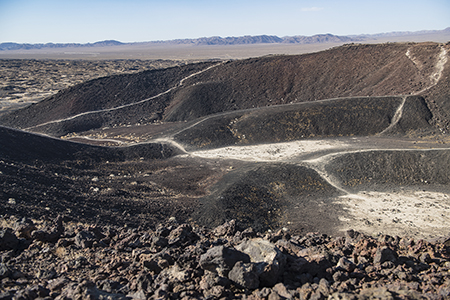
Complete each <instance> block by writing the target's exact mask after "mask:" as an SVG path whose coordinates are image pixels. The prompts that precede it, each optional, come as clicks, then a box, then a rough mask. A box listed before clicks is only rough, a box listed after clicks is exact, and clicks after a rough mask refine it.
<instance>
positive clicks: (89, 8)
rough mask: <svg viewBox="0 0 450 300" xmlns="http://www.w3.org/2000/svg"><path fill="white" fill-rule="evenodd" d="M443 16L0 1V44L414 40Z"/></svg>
mask: <svg viewBox="0 0 450 300" xmlns="http://www.w3.org/2000/svg"><path fill="white" fill-rule="evenodd" d="M449 16H450V2H449V1H445V0H430V1H418V0H413V1H406V0H399V1H387V0H382V1H376V2H366V1H362V2H361V1H352V0H345V1H330V0H309V1H294V0H280V1H277V2H276V3H274V2H272V1H268V0H261V1H256V0H245V1H242V0H239V1H238V0H232V1H227V2H220V3H214V2H210V1H206V0H194V1H189V2H188V1H182V0H167V1H164V2H162V1H152V0H150V1H144V0H130V1H127V2H123V1H118V0H110V1H106V0H90V1H87V0H80V1H77V2H62V1H56V0H41V1H37V0H17V1H9V0H0V43H1V42H15V43H30V44H35V43H43V44H45V43H82V44H84V43H94V42H98V41H105V40H116V41H120V42H124V43H127V42H148V41H165V40H174V39H190V38H201V37H213V36H220V37H231V36H234V37H238V36H246V35H250V36H258V35H276V36H279V37H284V36H295V35H303V36H312V35H316V34H327V33H331V34H334V35H360V34H377V33H385V32H398V31H411V32H414V31H421V30H442V29H445V28H447V27H449V26H450V22H449V21H448V20H449Z"/></svg>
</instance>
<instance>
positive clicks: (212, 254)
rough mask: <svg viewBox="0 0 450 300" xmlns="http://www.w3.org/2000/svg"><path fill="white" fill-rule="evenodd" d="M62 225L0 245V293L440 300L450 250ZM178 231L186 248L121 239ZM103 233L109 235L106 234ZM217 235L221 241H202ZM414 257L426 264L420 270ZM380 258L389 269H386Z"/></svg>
mask: <svg viewBox="0 0 450 300" xmlns="http://www.w3.org/2000/svg"><path fill="white" fill-rule="evenodd" d="M3 221H5V220H3ZM38 224H42V223H41V222H40V220H37V222H36V225H37V226H38V227H39V229H40V225H38ZM63 226H64V234H63V235H62V236H61V237H59V238H58V240H57V242H56V246H55V244H53V242H49V241H38V242H37V243H33V244H32V245H30V246H29V247H28V248H23V249H21V250H20V251H16V252H14V253H13V252H11V251H7V250H0V252H1V254H2V258H3V257H4V256H5V254H6V253H9V255H10V256H11V261H10V262H7V263H1V264H0V279H1V281H2V285H0V295H1V297H3V298H2V299H13V298H14V299H37V298H44V299H46V298H56V299H73V298H75V299H79V298H80V299H84V298H87V299H149V298H150V299H153V298H161V297H166V298H170V299H179V298H186V297H190V298H195V299H211V298H221V297H224V298H227V299H235V298H243V297H244V295H245V297H247V298H248V299H299V298H300V299H326V298H327V297H329V299H420V298H421V297H423V296H424V295H426V296H427V297H428V298H432V299H446V298H448V296H449V293H448V291H449V285H448V280H446V274H447V273H448V270H449V266H450V255H449V253H450V252H449V249H448V247H447V246H446V245H445V244H443V243H429V242H424V241H417V242H414V241H411V243H410V245H413V246H410V247H403V246H400V245H399V244H398V243H396V242H395V240H392V241H391V242H389V241H390V239H389V238H380V239H379V241H376V240H374V239H372V238H370V237H367V236H364V235H362V234H359V233H357V232H354V231H353V232H352V234H351V235H352V236H353V237H358V239H353V238H350V237H348V238H342V237H339V238H330V237H324V236H323V235H319V234H313V233H310V234H307V235H305V236H297V235H293V236H290V235H286V234H285V235H283V237H282V238H281V239H278V241H277V244H280V245H285V244H286V243H278V242H281V241H285V242H289V243H292V244H295V245H297V247H298V249H301V250H299V251H297V252H290V253H283V252H282V251H283V250H282V248H278V247H277V245H276V244H273V243H272V242H270V239H274V237H275V236H278V234H269V233H266V234H265V235H264V237H261V236H262V234H261V233H259V234H258V235H259V236H260V238H257V239H251V240H246V241H243V242H238V243H235V242H233V241H224V240H222V239H217V236H216V234H215V232H214V231H213V230H208V229H206V228H199V227H195V228H192V227H190V225H187V224H179V225H177V226H174V223H173V222H167V223H165V224H161V226H160V227H159V228H158V229H157V230H155V231H152V230H150V231H149V230H144V231H141V230H132V232H130V230H129V229H128V228H124V227H122V228H121V227H114V228H112V227H111V226H109V227H102V226H98V225H97V226H94V225H93V224H85V225H83V226H81V225H80V223H78V222H76V223H73V222H68V223H64V224H63ZM172 226H173V227H172ZM226 226H227V225H225V227H226ZM162 228H166V229H169V228H172V230H162ZM187 228H190V229H189V230H187V232H195V233H196V234H197V239H196V240H191V242H192V243H193V244H190V245H188V246H186V244H183V243H174V244H172V245H171V246H170V247H168V248H165V249H163V250H162V251H160V252H157V253H155V252H154V248H153V246H152V245H151V244H150V243H147V244H146V243H144V242H143V243H138V244H136V245H135V246H134V249H132V248H131V247H129V246H130V245H129V244H127V245H124V244H123V241H124V240H127V239H128V237H130V236H132V237H134V236H137V237H143V236H146V238H145V239H142V238H140V239H141V240H142V241H144V240H153V238H155V237H157V236H159V237H162V235H166V236H167V237H169V236H170V235H171V234H172V232H173V235H174V236H183V234H182V232H185V231H186V229H187ZM113 229H114V230H113ZM75 230H79V231H78V234H77V235H76V236H75V238H74V239H75V240H77V241H78V242H75V243H76V244H79V245H80V246H81V247H78V246H76V245H65V243H64V241H67V240H68V239H71V237H70V236H73V232H74V231H75ZM113 231H114V232H115V233H116V234H115V235H114V236H111V232H113ZM165 231H169V232H165ZM94 232H96V233H94ZM180 233H181V234H180ZM106 236H111V237H112V238H111V240H110V245H106V244H105V245H103V246H100V245H98V244H93V245H89V248H86V247H84V246H85V245H84V244H83V242H80V241H89V240H95V239H97V238H102V237H106ZM288 239H289V240H288ZM129 240H130V241H131V240H134V238H132V239H129ZM221 242H222V243H223V242H226V243H227V245H228V246H223V245H220V246H212V245H214V244H217V243H221ZM343 243H344V244H345V245H346V246H347V247H348V248H349V249H355V250H356V249H359V250H358V251H359V252H358V253H359V254H361V255H362V250H364V249H368V248H369V247H368V245H372V244H374V245H373V248H374V249H375V252H376V253H375V257H374V259H373V262H372V261H370V260H366V261H365V262H364V263H362V262H356V261H355V263H353V262H354V252H352V251H343V247H342V245H343ZM386 243H390V247H392V249H391V248H387V246H386ZM207 245H210V246H211V247H208V246H207ZM358 245H366V247H362V248H361V246H358ZM117 249H120V250H117ZM237 249H240V250H241V251H242V252H241V251H239V250H237ZM283 249H285V248H283ZM244 252H247V253H248V254H245V253H244ZM427 254H428V256H427ZM431 254H432V255H431ZM416 257H420V258H421V260H422V261H423V262H426V264H427V265H426V267H425V266H424V263H423V262H420V261H419V260H418V259H417V258H416ZM393 261H395V263H393ZM139 262H140V263H139ZM12 263H13V264H12ZM356 263H358V264H357V265H356ZM389 263H390V264H392V266H387V264H389ZM142 266H144V268H143V267H142Z"/></svg>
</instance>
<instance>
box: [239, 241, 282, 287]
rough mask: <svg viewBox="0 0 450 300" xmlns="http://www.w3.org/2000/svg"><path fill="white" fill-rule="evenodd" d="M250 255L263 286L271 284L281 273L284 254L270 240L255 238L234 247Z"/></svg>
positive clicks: (275, 281)
mask: <svg viewBox="0 0 450 300" xmlns="http://www.w3.org/2000/svg"><path fill="white" fill-rule="evenodd" d="M236 249H237V250H239V251H242V252H243V253H245V254H247V255H248V256H249V257H250V261H251V262H252V263H254V264H255V266H256V268H257V272H258V275H259V281H260V283H261V285H263V286H273V285H275V283H277V280H278V277H279V276H280V275H281V274H282V273H283V271H284V266H285V264H286V256H285V255H284V254H283V253H282V252H281V251H280V250H279V249H278V248H277V247H276V246H275V245H274V244H273V243H271V242H269V241H267V240H264V239H262V238H255V239H251V240H247V241H244V242H242V243H241V244H239V245H238V246H237V247H236Z"/></svg>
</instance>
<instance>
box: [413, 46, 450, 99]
mask: <svg viewBox="0 0 450 300" xmlns="http://www.w3.org/2000/svg"><path fill="white" fill-rule="evenodd" d="M405 55H406V56H407V57H408V58H409V59H410V60H411V61H412V62H413V64H414V65H415V66H416V67H417V68H418V69H419V70H420V69H422V67H423V66H422V63H421V62H419V61H418V60H417V59H416V58H415V57H414V56H413V55H412V54H411V49H408V50H407V51H406V53H405ZM447 61H448V56H447V49H445V47H444V46H441V51H440V52H439V55H438V57H437V61H436V64H435V66H434V72H433V73H431V74H430V76H429V80H430V83H431V84H430V85H429V86H427V87H425V88H423V89H421V90H420V91H418V92H415V93H412V95H420V94H421V93H423V92H425V91H427V90H429V89H431V88H432V87H434V86H435V85H436V84H437V83H438V82H439V80H440V79H441V77H442V73H443V71H444V67H445V64H446V63H447Z"/></svg>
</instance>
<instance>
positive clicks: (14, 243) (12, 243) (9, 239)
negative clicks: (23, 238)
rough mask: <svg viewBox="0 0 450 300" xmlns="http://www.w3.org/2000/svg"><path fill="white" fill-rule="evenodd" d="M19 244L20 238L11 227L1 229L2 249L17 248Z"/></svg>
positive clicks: (0, 240)
mask: <svg viewBox="0 0 450 300" xmlns="http://www.w3.org/2000/svg"><path fill="white" fill-rule="evenodd" d="M18 246H19V239H18V238H17V236H16V235H15V234H14V233H13V232H12V230H11V229H10V228H6V229H2V230H0V251H4V250H15V249H16V248H17V247H18Z"/></svg>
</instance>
